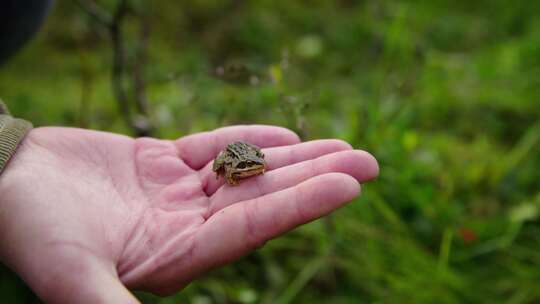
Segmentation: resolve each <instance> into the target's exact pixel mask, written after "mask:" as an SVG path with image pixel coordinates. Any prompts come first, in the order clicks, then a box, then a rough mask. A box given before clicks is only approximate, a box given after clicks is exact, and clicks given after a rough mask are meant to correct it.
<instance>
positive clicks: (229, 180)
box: [226, 171, 238, 186]
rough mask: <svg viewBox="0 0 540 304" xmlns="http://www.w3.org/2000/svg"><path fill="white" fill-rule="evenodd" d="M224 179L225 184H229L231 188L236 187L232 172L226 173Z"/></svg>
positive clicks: (236, 182)
mask: <svg viewBox="0 0 540 304" xmlns="http://www.w3.org/2000/svg"><path fill="white" fill-rule="evenodd" d="M226 178H227V184H229V185H231V186H236V185H238V181H237V180H236V179H235V178H234V176H233V172H232V171H228V172H227V174H226Z"/></svg>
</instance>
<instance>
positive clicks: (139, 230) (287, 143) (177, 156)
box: [0, 126, 378, 303]
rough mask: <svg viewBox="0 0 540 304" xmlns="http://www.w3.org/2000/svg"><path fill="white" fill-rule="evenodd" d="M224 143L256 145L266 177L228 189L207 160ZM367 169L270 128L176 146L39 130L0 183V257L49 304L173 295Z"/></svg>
mask: <svg viewBox="0 0 540 304" xmlns="http://www.w3.org/2000/svg"><path fill="white" fill-rule="evenodd" d="M236 140H244V141H248V142H251V143H253V144H255V145H258V146H260V147H263V148H264V149H263V152H264V153H265V155H266V161H267V163H268V170H267V172H266V173H265V174H264V175H261V176H257V177H254V178H250V179H247V180H244V181H242V183H241V184H240V185H239V186H237V187H231V186H228V185H223V181H222V180H221V179H220V180H217V179H216V177H215V174H214V173H213V172H212V167H211V165H212V160H213V159H214V157H215V156H216V155H217V154H218V153H219V151H220V150H221V149H222V148H223V147H225V146H226V145H227V144H228V143H230V142H233V141H236ZM377 174H378V167H377V163H376V161H375V160H374V158H373V157H372V156H371V155H369V154H368V153H366V152H363V151H358V150H352V148H351V147H350V145H348V144H347V143H345V142H342V141H338V140H318V141H311V142H305V143H299V139H298V137H297V136H296V135H295V134H294V133H292V132H291V131H289V130H287V129H283V128H279V127H272V126H235V127H227V128H221V129H217V130H215V131H212V132H204V133H198V134H194V135H190V136H186V137H183V138H180V139H178V140H176V141H168V140H157V139H151V138H140V139H132V138H129V137H125V136H120V135H115V134H110V133H103V132H94V131H88V130H80V129H69V128H39V129H35V130H33V131H31V133H30V134H29V135H28V136H27V138H26V140H25V141H24V145H23V146H21V148H20V149H19V152H18V153H17V155H16V157H15V158H14V159H13V160H12V162H11V163H10V165H9V167H8V170H6V171H5V172H4V174H3V175H2V177H1V178H0V193H1V196H0V207H1V208H0V209H1V212H0V257H1V259H2V261H4V262H5V263H6V264H8V265H9V266H10V267H12V268H13V269H14V270H15V271H16V272H17V273H18V274H19V275H21V277H22V278H23V279H24V280H25V281H27V282H28V284H29V285H30V286H31V287H32V288H33V289H34V290H35V291H36V292H37V293H38V295H40V297H42V298H43V299H44V300H46V301H49V302H66V303H67V302H69V303H71V302H77V303H83V302H88V303H99V302H104V303H108V302H111V303H127V302H136V300H135V299H134V298H133V297H132V295H131V294H130V293H129V291H128V289H137V290H147V291H151V292H154V293H157V294H161V295H166V294H170V293H173V292H175V291H178V290H180V289H181V288H182V287H184V286H186V285H187V284H189V283H190V282H191V281H192V280H193V279H194V278H196V277H197V276H198V275H200V274H201V273H203V272H205V271H206V270H209V269H211V268H214V267H218V266H221V265H224V264H226V263H228V262H231V261H234V260H236V259H238V258H240V257H241V256H243V255H245V254H247V253H249V252H250V251H252V250H254V249H256V248H258V247H260V246H262V245H263V244H264V243H265V242H266V241H267V240H270V239H272V238H274V237H276V236H278V235H280V234H282V233H284V232H286V231H288V230H290V229H292V228H294V227H296V226H298V225H300V224H303V223H306V222H308V221H311V220H313V219H316V218H318V217H321V216H323V215H325V214H328V213H330V212H331V211H333V210H335V209H337V208H338V207H340V206H342V205H343V204H345V203H346V202H348V201H350V200H352V199H353V198H354V197H355V196H357V195H358V194H359V191H360V187H359V183H360V182H363V181H367V180H369V179H372V178H374V177H376V175H377ZM126 287H127V288H126Z"/></svg>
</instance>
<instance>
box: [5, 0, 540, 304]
mask: <svg viewBox="0 0 540 304" xmlns="http://www.w3.org/2000/svg"><path fill="white" fill-rule="evenodd" d="M181 2H182V1H179V3H180V4H175V2H164V1H156V2H154V3H155V4H154V8H155V10H154V13H155V15H154V17H153V18H152V19H151V22H152V30H153V32H152V37H151V44H150V58H149V61H150V62H151V64H150V65H148V66H147V67H146V69H145V74H146V76H147V78H148V90H149V98H150V100H151V101H152V120H153V121H154V122H155V123H156V125H157V126H158V130H157V132H158V133H157V135H158V136H160V137H164V138H175V137H178V136H182V135H185V134H189V133H192V132H197V131H201V130H208V129H212V128H216V127H220V126H223V125H229V124H236V123H265V124H278V125H284V126H288V127H291V128H293V129H296V130H297V131H299V132H301V133H302V135H303V136H304V137H305V139H315V138H327V137H336V138H342V139H345V140H347V141H349V142H350V143H351V144H353V145H354V146H355V147H356V148H359V149H366V150H368V151H370V152H372V153H373V154H374V155H375V156H376V157H377V158H378V160H379V161H380V166H381V175H380V178H379V179H378V180H377V181H376V182H374V183H370V184H367V185H365V187H364V189H363V195H362V197H361V198H360V199H358V200H356V201H354V202H353V203H352V204H350V205H348V206H347V207H344V208H343V209H341V210H339V211H338V212H336V213H335V214H334V215H333V216H332V217H331V218H330V219H328V220H322V221H317V222H314V223H312V224H309V225H306V226H304V227H302V228H299V229H297V230H295V231H294V232H292V233H289V234H287V235H286V236H285V237H282V238H279V239H277V240H275V241H272V242H270V243H268V244H267V245H266V246H265V247H264V248H263V249H262V250H259V251H257V252H256V253H254V254H252V255H250V256H248V257H246V258H245V259H243V260H242V261H240V262H238V263H235V264H233V265H231V266H228V267H225V268H222V269H220V270H216V271H214V272H212V273H210V274H209V275H207V276H205V277H204V278H201V279H200V280H197V281H196V282H195V283H193V284H192V285H190V286H189V287H188V288H187V289H186V290H185V291H183V292H182V293H180V294H178V295H176V296H173V297H170V298H166V299H158V298H155V297H152V296H150V295H146V294H140V297H141V299H144V301H145V302H147V303H160V304H163V303H178V302H182V303H194V304H202V303H330V302H331V303H335V304H341V303H508V304H510V303H538V302H540V289H539V288H538V287H537V286H538V285H539V284H540V225H539V223H540V221H539V218H538V216H539V215H540V170H539V169H540V153H538V151H540V149H539V148H540V78H539V76H540V59H539V58H540V7H539V5H538V4H537V3H535V2H531V1H517V2H512V3H510V2H507V1H476V2H470V1H458V2H455V1H436V2H422V1H407V2H397V1H396V2H394V1H363V2H361V3H359V4H356V3H357V2H356V1H322V0H318V1H310V2H309V3H308V1H247V2H246V3H245V4H243V5H242V6H241V7H240V8H236V9H234V10H230V9H229V8H228V5H225V4H223V3H228V2H218V1H197V4H195V3H192V4H182V3H181ZM109 52H110V49H109V45H108V44H107V43H106V41H105V40H103V39H99V35H98V34H96V33H94V32H92V31H91V28H90V27H89V25H88V23H87V21H86V18H85V17H84V15H83V14H81V13H80V12H78V11H77V9H76V7H74V6H73V5H72V4H70V3H69V2H68V3H58V6H57V8H56V11H55V13H54V14H53V15H52V16H51V18H50V19H49V23H48V24H47V26H46V27H45V29H44V31H43V32H42V33H40V35H39V37H38V38H37V39H36V40H35V41H33V42H32V43H31V44H30V45H28V46H27V47H26V48H25V49H24V51H22V53H21V54H19V55H18V57H16V58H15V59H14V60H12V61H11V62H10V63H9V64H8V65H7V66H4V67H3V68H2V69H1V70H0V94H1V95H2V98H3V99H5V100H6V101H8V103H9V104H10V106H11V108H12V111H13V112H14V113H16V114H18V115H19V116H22V117H26V118H29V119H31V120H32V121H34V122H35V123H36V125H65V126H82V125H87V126H88V127H90V128H94V129H100V130H108V131H114V132H121V133H129V129H128V128H127V127H126V126H125V125H124V124H123V122H122V120H121V118H120V116H119V115H118V112H117V109H116V104H115V102H114V99H113V97H112V94H111V90H110V87H109V75H108V69H109V66H110V53H109ZM284 54H286V56H285V58H284ZM284 60H287V61H288V64H287V66H286V67H284V66H283V61H284ZM231 61H234V62H240V63H242V64H244V65H246V66H248V67H250V68H251V69H253V71H254V72H256V73H257V74H259V75H261V79H263V81H262V82H261V83H260V84H259V85H256V86H251V85H249V84H246V83H240V84H238V83H236V84H231V83H226V82H223V81H221V80H220V79H217V78H215V77H213V76H212V73H211V71H213V69H214V68H215V67H216V66H217V63H222V62H231ZM83 74H85V75H89V76H88V77H89V79H90V82H89V83H90V87H91V94H89V96H88V100H89V105H88V109H89V110H88V111H85V112H84V115H81V108H80V107H81V94H82V93H81V91H82V89H81V84H82V80H81V79H82V76H81V75H83ZM270 76H272V77H273V78H274V79H275V80H276V81H269V80H268V79H269V77H270ZM0 274H1V280H2V284H1V290H0V294H1V296H2V297H3V298H5V299H19V300H20V301H21V302H23V300H22V299H24V298H23V296H22V295H24V294H27V293H28V291H27V290H26V289H25V288H24V286H23V285H22V283H20V282H18V281H15V280H16V279H15V278H14V276H13V274H10V273H9V272H7V270H3V271H2V272H1V273H0ZM24 297H30V296H24ZM9 302H10V303H11V302H15V300H13V301H11V300H10V301H9Z"/></svg>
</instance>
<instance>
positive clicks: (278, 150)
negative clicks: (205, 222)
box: [201, 139, 352, 195]
mask: <svg viewBox="0 0 540 304" xmlns="http://www.w3.org/2000/svg"><path fill="white" fill-rule="evenodd" d="M351 149H352V147H351V145H349V144H348V143H347V142H344V141H342V140H337V139H323V140H313V141H308V142H304V143H300V144H296V145H290V146H283V147H274V148H268V149H263V153H264V155H265V160H266V164H267V171H270V170H273V169H277V168H281V167H283V166H288V165H291V164H295V163H298V162H301V161H305V160H308V159H313V158H317V157H319V156H321V155H325V154H329V153H333V152H337V151H343V150H351ZM201 176H202V180H203V184H204V185H206V187H205V192H206V194H208V195H212V194H214V192H216V190H217V189H218V188H219V187H221V186H222V185H223V183H224V179H222V178H220V179H216V174H215V172H213V171H212V164H211V163H209V164H208V165H207V166H206V167H205V168H204V169H202V170H201Z"/></svg>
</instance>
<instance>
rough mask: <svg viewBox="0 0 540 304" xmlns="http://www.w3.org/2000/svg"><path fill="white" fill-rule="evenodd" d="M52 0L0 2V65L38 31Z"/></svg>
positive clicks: (6, 0)
mask: <svg viewBox="0 0 540 304" xmlns="http://www.w3.org/2000/svg"><path fill="white" fill-rule="evenodd" d="M52 3H53V0H1V1H0V64H2V63H3V62H5V61H6V60H7V59H8V58H9V57H10V56H11V55H13V54H14V53H15V52H16V51H17V50H19V49H20V48H21V47H22V46H23V45H24V43H25V42H26V41H28V40H29V39H30V38H31V37H32V35H33V34H34V33H35V32H36V31H37V30H38V29H39V26H40V25H41V23H42V22H43V20H44V19H45V17H46V16H47V13H48V11H49V8H50V7H51V6H52Z"/></svg>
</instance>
